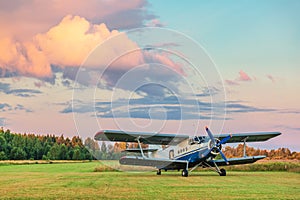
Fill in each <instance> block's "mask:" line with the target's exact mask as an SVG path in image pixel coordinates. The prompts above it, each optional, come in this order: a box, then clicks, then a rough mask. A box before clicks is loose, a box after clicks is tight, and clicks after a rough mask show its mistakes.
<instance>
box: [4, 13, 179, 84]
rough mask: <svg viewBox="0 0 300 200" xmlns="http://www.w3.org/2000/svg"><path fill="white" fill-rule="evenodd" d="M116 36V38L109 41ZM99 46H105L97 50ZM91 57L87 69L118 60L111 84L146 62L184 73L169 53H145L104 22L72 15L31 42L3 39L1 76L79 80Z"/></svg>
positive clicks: (103, 65) (114, 66) (104, 65)
mask: <svg viewBox="0 0 300 200" xmlns="http://www.w3.org/2000/svg"><path fill="white" fill-rule="evenodd" d="M113 36H116V37H114V38H113V39H112V40H108V38H111V37H113ZM104 41H105V43H102V42H104ZM98 44H101V46H100V47H99V48H96V49H95V47H96V46H97V45H98ZM92 50H94V51H93V52H92V54H90V52H91V51H92ZM88 55H89V59H88V60H87V61H86V62H85V63H84V67H88V68H93V69H98V70H99V69H100V70H103V69H104V68H105V67H106V66H107V64H109V63H111V61H112V60H114V62H113V63H111V64H110V68H109V69H108V70H107V74H106V75H107V76H108V77H107V78H106V79H107V80H108V81H111V80H114V79H113V78H114V77H116V76H117V75H118V74H119V75H120V76H122V75H123V74H124V73H126V72H127V71H128V70H130V69H132V68H134V67H136V66H139V65H142V64H145V63H161V64H163V65H166V66H168V67H169V68H171V69H172V70H174V71H175V72H177V73H179V74H183V71H182V69H181V66H180V64H179V63H175V62H173V61H172V60H171V59H170V58H169V56H170V55H169V54H168V53H164V52H153V51H143V50H141V49H140V48H139V46H138V45H137V44H136V43H135V42H134V41H132V40H130V39H129V38H128V37H127V35H126V34H125V33H119V32H118V31H116V30H112V31H110V30H109V29H108V28H107V27H106V25H105V24H104V23H101V24H93V23H91V22H89V21H88V20H87V19H85V18H83V17H80V16H71V15H68V16H66V17H64V18H63V19H62V21H61V22H60V23H59V24H57V25H56V26H53V27H52V28H51V29H49V30H48V31H47V32H46V33H40V34H37V35H35V36H34V37H33V38H32V39H31V40H30V41H27V42H19V41H16V40H13V39H11V38H5V39H2V40H0V72H1V74H0V75H1V76H2V77H4V76H14V75H23V76H33V77H37V78H40V79H44V80H53V77H54V72H56V71H63V72H64V73H66V74H64V77H68V78H70V79H72V80H75V77H76V74H77V71H78V68H79V66H80V65H81V64H82V63H83V61H84V60H85V59H86V58H87V56H88ZM120 55H121V56H120ZM69 68H75V69H74V70H70V69H69ZM109 72H113V73H114V74H110V73H109ZM158 74H159V73H158ZM88 76H90V74H88ZM88 76H87V78H89V79H91V77H88ZM112 76H114V77H112Z"/></svg>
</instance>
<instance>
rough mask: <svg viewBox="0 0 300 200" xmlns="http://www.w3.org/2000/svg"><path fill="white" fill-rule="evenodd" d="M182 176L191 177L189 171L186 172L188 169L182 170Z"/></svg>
mask: <svg viewBox="0 0 300 200" xmlns="http://www.w3.org/2000/svg"><path fill="white" fill-rule="evenodd" d="M181 175H182V176H183V177H188V175H189V172H188V170H186V169H184V170H182V173H181Z"/></svg>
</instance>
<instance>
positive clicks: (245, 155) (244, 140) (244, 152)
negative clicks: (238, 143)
mask: <svg viewBox="0 0 300 200" xmlns="http://www.w3.org/2000/svg"><path fill="white" fill-rule="evenodd" d="M247 139H248V137H246V138H245V139H243V142H244V151H243V155H244V157H247V154H246V141H247Z"/></svg>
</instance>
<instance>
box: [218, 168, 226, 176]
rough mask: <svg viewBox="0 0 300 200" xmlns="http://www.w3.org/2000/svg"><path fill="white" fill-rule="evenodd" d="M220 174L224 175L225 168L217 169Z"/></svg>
mask: <svg viewBox="0 0 300 200" xmlns="http://www.w3.org/2000/svg"><path fill="white" fill-rule="evenodd" d="M219 174H220V176H226V170H225V169H223V168H222V169H220V171H219Z"/></svg>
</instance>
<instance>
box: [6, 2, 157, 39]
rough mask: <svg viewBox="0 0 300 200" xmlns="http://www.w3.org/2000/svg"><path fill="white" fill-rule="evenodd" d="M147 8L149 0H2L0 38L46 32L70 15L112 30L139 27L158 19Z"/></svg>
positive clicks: (30, 35) (25, 36) (20, 36)
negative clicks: (43, 0) (103, 23)
mask: <svg viewBox="0 0 300 200" xmlns="http://www.w3.org/2000/svg"><path fill="white" fill-rule="evenodd" d="M147 7H148V2H147V1H146V0H128V1H119V0H109V1H108V0H89V1H88V2H86V1H84V0H64V1H56V0H48V1H47V2H42V1H36V0H27V1H20V0H16V1H0V14H1V18H0V27H5V29H1V33H0V37H3V36H8V35H9V36H13V37H15V38H17V39H22V40H23V39H24V38H26V39H28V38H31V37H32V36H34V35H35V34H36V33H40V32H46V31H47V30H48V29H49V27H51V26H53V25H54V24H56V23H57V22H58V21H60V20H61V19H62V18H63V17H65V16H66V15H69V14H71V15H79V16H83V17H85V18H86V19H88V20H89V21H92V22H94V23H99V22H105V23H106V24H107V26H108V27H109V28H112V29H128V28H137V27H141V26H142V25H143V23H144V22H147V21H148V20H152V19H155V18H157V17H156V16H155V15H153V14H151V13H149V11H148V10H147ZM37 16H38V17H37Z"/></svg>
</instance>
